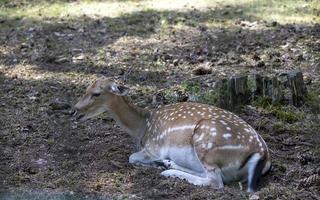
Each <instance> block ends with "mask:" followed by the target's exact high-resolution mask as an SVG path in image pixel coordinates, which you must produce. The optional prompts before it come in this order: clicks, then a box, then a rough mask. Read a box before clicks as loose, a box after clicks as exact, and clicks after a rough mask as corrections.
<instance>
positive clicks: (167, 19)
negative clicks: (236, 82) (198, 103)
mask: <svg viewBox="0 0 320 200" xmlns="http://www.w3.org/2000/svg"><path fill="white" fill-rule="evenodd" d="M15 2H17V1H15ZM13 5H14V4H13ZM11 6H12V4H10V3H5V4H4V5H2V7H1V8H2V9H4V8H7V7H11ZM15 6H21V5H15ZM245 6H246V5H242V6H241V7H233V6H224V7H217V8H210V9H207V10H203V9H198V8H192V7H191V8H190V9H187V10H186V11H174V10H171V11H159V10H145V11H137V12H132V13H129V14H123V15H121V16H119V17H92V16H87V15H85V14H84V15H82V16H81V17H78V18H75V19H74V18H72V19H71V18H70V19H69V18H68V17H61V18H54V17H48V18H45V19H42V20H40V21H39V20H37V19H36V18H34V19H33V18H26V17H24V18H11V17H8V16H7V17H5V16H2V15H0V16H1V18H0V19H1V20H0V26H1V29H0V30H1V32H0V44H1V46H0V53H1V54H0V181H1V182H0V188H1V189H0V199H28V198H29V199H248V198H249V195H248V194H247V193H246V191H245V190H246V184H245V183H244V184H239V183H234V184H231V185H227V186H226V187H225V188H224V189H223V190H214V189H212V188H210V187H197V186H193V185H191V184H188V183H187V182H185V181H182V180H178V179H172V178H170V179H168V178H164V177H161V176H160V175H159V173H160V172H161V170H159V169H152V168H145V167H135V166H132V165H129V164H128V157H129V155H130V154H131V153H133V152H134V147H133V143H132V141H131V138H130V137H129V135H127V134H126V133H125V132H124V131H123V130H121V129H120V128H119V126H117V125H116V124H115V122H114V121H113V120H112V119H111V118H110V117H109V116H108V114H103V115H101V116H99V117H98V118H96V119H92V120H89V121H86V122H84V123H80V122H78V121H76V120H75V119H74V118H73V117H72V115H71V111H70V110H71V108H72V106H73V105H74V104H75V103H76V102H77V99H78V98H79V97H80V96H81V95H82V94H83V92H84V90H85V88H86V86H87V85H88V84H90V83H91V82H92V81H93V80H94V79H95V78H96V77H99V76H102V75H103V76H107V77H115V78H116V79H118V80H121V81H122V82H124V83H125V84H126V85H127V86H129V87H130V88H132V90H131V96H132V101H133V102H135V103H137V104H138V105H140V106H149V107H153V106H156V105H159V104H167V103H171V102H175V101H179V100H181V99H179V97H176V96H175V94H176V93H175V91H176V90H183V88H184V90H185V84H186V82H185V81H186V80H187V81H188V84H190V83H193V82H195V83H197V84H200V86H201V92H203V93H201V94H204V93H205V92H206V91H209V90H210V88H212V87H213V86H214V85H215V83H216V82H217V81H218V80H220V79H221V78H223V77H229V76H231V75H234V74H247V73H262V74H270V75H271V74H279V73H282V72H286V71H287V70H290V69H296V68H300V69H301V70H302V71H303V73H304V78H305V82H306V84H307V87H308V90H309V91H313V92H314V93H315V94H316V96H318V97H319V94H320V93H319V88H320V87H319V86H320V54H319V52H320V24H319V22H318V23H316V22H313V23H311V24H298V23H286V24H281V23H278V22H276V21H272V22H268V21H264V20H260V19H259V18H255V17H253V16H248V15H246V12H245V9H246V7H245ZM315 12H318V14H319V13H320V12H319V10H317V11H315ZM230 13H238V14H236V15H232V14H230ZM40 14H41V13H40ZM40 14H39V15H40ZM44 14H45V13H42V15H44ZM315 16H316V15H315ZM212 18H214V19H215V20H216V22H218V23H219V25H218V26H212V25H208V24H207V22H209V21H210V20H212ZM226 19H228V20H231V22H230V23H231V24H229V21H226ZM221 23H225V25H223V24H222V25H221ZM201 66H206V67H209V68H210V69H211V70H212V73H211V74H207V75H199V76H195V75H193V74H192V71H193V70H194V69H196V68H198V67H201ZM185 92H186V91H185ZM193 92H195V91H187V92H186V93H187V94H186V96H187V97H188V96H189V97H191V96H192V95H194V94H192V93H193ZM196 92H198V91H196ZM201 94H200V95H201ZM184 100H186V98H184ZM189 100H192V99H191V98H189ZM208 103H210V102H208ZM314 106H315V107H312V103H310V105H308V104H306V105H304V106H302V107H301V108H293V107H292V106H287V105H286V107H285V108H286V109H289V110H290V111H292V113H293V114H295V115H296V116H298V117H297V119H296V118H295V119H294V120H287V121H286V120H285V119H283V118H282V119H281V118H279V117H277V116H275V115H274V114H272V112H267V111H266V109H265V108H263V107H260V106H258V105H250V106H245V107H244V109H242V110H241V111H240V112H239V113H238V114H239V115H240V116H241V117H243V118H244V119H245V120H246V121H247V122H248V123H250V124H251V125H252V126H253V127H254V128H256V129H257V130H258V131H259V132H260V133H261V135H262V136H263V138H264V139H265V141H266V142H267V144H268V145H269V147H270V150H271V156H272V161H273V169H272V171H271V172H270V173H269V174H268V175H266V176H265V177H263V179H262V183H261V186H260V189H259V192H258V195H259V196H260V199H320V186H319V182H318V183H315V184H309V185H308V184H303V180H304V179H305V178H308V177H310V176H312V175H317V174H318V175H320V165H319V163H320V156H319V155H320V145H319V144H320V135H319V134H320V133H319V128H320V126H319V122H320V121H319V113H317V110H316V108H317V105H314Z"/></svg>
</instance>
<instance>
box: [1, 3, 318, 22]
mask: <svg viewBox="0 0 320 200" xmlns="http://www.w3.org/2000/svg"><path fill="white" fill-rule="evenodd" d="M2 2H3V3H4V2H11V4H13V3H15V2H20V4H17V5H15V6H12V7H10V6H8V5H10V3H9V4H7V3H6V4H5V5H6V6H2V7H0V16H1V17H2V18H4V17H5V18H11V19H26V18H27V19H32V20H36V21H37V20H49V19H52V18H77V17H80V16H83V15H87V16H89V17H94V18H97V17H119V16H122V15H126V14H130V13H133V12H138V11H148V10H155V11H166V10H168V11H169V10H175V11H181V12H183V11H187V10H192V9H200V10H210V9H219V8H222V7H227V8H228V7H229V8H230V12H229V13H227V12H228V10H226V13H222V14H223V15H224V18H226V19H228V18H229V19H230V18H232V17H234V16H239V17H241V16H243V17H246V18H251V19H257V20H266V21H277V22H279V23H283V24H284V23H314V22H317V21H318V22H319V20H320V16H319V12H320V4H319V1H317V0H310V1H305V0H281V1H279V0H211V1H210V0H186V1H182V0H181V1H180V0H162V1H159V0H149V1H148V0H146V1H143V0H142V1H74V2H64V1H41V0H39V1H36V0H35V1H6V0H2ZM52 2H53V3H52ZM232 8H236V9H232ZM207 17H208V18H211V19H210V20H209V21H208V22H207V23H214V22H216V19H215V18H216V17H218V18H221V16H215V15H212V16H207Z"/></svg>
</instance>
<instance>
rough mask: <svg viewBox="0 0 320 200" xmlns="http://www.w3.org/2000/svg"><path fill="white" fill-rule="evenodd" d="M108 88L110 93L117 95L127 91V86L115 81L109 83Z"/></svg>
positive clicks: (123, 94) (125, 93)
mask: <svg viewBox="0 0 320 200" xmlns="http://www.w3.org/2000/svg"><path fill="white" fill-rule="evenodd" d="M110 90H111V91H110V92H111V93H113V94H115V95H119V96H126V95H127V94H128V93H129V88H127V87H125V86H122V85H118V84H116V83H112V84H111V88H110Z"/></svg>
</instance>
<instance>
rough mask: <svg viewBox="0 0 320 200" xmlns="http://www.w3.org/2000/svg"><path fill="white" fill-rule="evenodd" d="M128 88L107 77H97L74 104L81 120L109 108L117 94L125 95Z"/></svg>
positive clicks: (115, 99)
mask: <svg viewBox="0 0 320 200" xmlns="http://www.w3.org/2000/svg"><path fill="white" fill-rule="evenodd" d="M128 91H129V89H128V88H127V87H124V86H122V85H119V84H118V83H116V82H114V81H112V80H111V79H109V78H99V79H97V80H96V81H95V82H94V83H93V84H92V85H90V86H89V87H88V88H87V90H86V93H85V95H84V96H83V97H82V98H81V99H80V100H79V102H78V103H77V104H76V105H75V109H76V110H77V112H78V114H79V115H78V116H79V119H80V120H81V121H84V120H87V119H90V118H93V117H95V116H97V115H99V114H101V113H103V112H105V111H107V110H109V109H110V106H112V104H113V103H115V102H116V101H117V99H118V96H125V95H127V93H128Z"/></svg>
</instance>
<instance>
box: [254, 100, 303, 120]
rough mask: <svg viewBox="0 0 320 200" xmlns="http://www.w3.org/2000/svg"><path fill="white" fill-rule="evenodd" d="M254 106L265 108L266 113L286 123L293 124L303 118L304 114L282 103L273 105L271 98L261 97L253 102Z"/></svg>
mask: <svg viewBox="0 0 320 200" xmlns="http://www.w3.org/2000/svg"><path fill="white" fill-rule="evenodd" d="M253 105H255V106H258V107H261V108H264V110H265V112H266V113H269V114H272V115H274V116H275V117H277V118H278V119H280V120H281V121H283V122H286V123H293V122H296V121H298V120H300V119H301V118H302V114H301V113H300V112H298V111H296V110H295V109H293V107H291V106H288V105H282V104H280V103H276V104H272V99H271V98H269V97H259V98H258V99H257V100H255V101H254V102H253Z"/></svg>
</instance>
